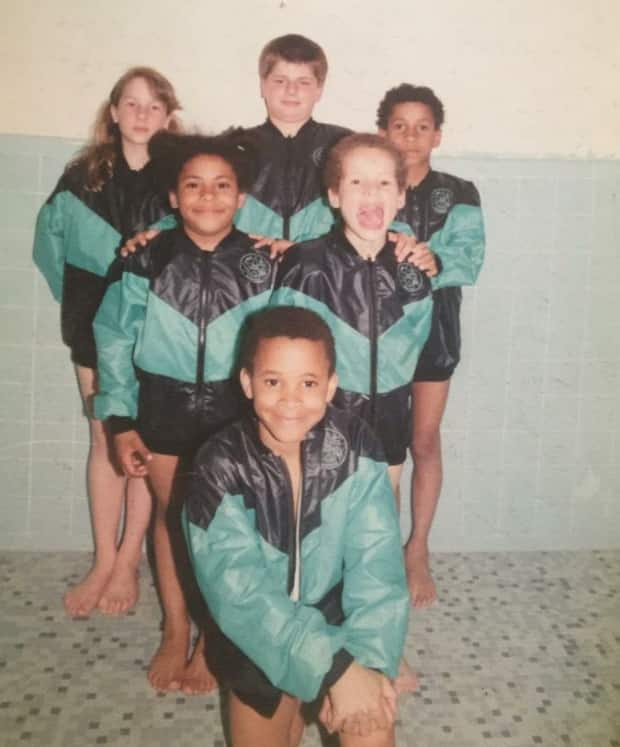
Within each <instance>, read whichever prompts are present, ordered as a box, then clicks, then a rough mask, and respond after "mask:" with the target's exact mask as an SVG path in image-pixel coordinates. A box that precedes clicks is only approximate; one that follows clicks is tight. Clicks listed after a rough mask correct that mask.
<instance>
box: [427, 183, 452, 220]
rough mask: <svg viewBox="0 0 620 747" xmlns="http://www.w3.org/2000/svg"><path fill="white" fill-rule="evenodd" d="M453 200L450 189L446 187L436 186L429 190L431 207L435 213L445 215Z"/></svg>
mask: <svg viewBox="0 0 620 747" xmlns="http://www.w3.org/2000/svg"><path fill="white" fill-rule="evenodd" d="M453 202H454V195H453V194H452V190H451V189H448V188H447V187H437V189H434V190H433V191H432V192H431V207H432V208H433V210H434V211H435V212H436V213H439V214H440V215H445V213H447V212H448V210H450V208H451V207H452V203H453Z"/></svg>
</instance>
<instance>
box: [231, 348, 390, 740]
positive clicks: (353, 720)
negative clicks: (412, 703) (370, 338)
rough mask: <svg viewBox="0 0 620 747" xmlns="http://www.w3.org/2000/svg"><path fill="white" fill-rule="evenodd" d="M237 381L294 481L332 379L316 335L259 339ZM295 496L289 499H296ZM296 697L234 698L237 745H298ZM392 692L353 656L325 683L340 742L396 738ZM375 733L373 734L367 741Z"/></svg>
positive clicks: (326, 709) (328, 712) (330, 721)
mask: <svg viewBox="0 0 620 747" xmlns="http://www.w3.org/2000/svg"><path fill="white" fill-rule="evenodd" d="M241 385H242V387H243V390H244V392H245V394H246V396H247V397H249V398H250V399H252V400H253V405H254V410H255V412H256V415H257V418H258V423H259V435H260V438H261V440H262V441H263V443H264V444H265V445H266V446H267V447H268V448H269V449H271V450H272V451H273V452H274V453H276V454H278V455H279V456H281V457H282V458H283V460H284V462H285V464H286V466H287V468H288V470H289V473H290V476H291V484H292V485H298V484H299V477H300V475H301V460H300V453H301V441H302V440H303V439H304V438H305V435H306V433H307V432H308V430H310V428H312V427H313V426H314V425H315V424H316V423H318V421H319V420H320V419H321V418H322V417H323V415H324V414H325V410H326V407H327V404H328V402H329V401H330V400H331V398H332V397H333V395H334V393H335V390H336V386H337V378H336V375H335V373H330V366H329V361H328V359H327V354H326V352H325V348H324V346H323V343H322V342H321V341H314V340H306V339H290V338H288V337H274V338H268V339H263V340H262V341H261V342H260V343H259V346H258V349H257V351H256V355H255V357H254V361H253V366H252V370H251V371H249V370H247V369H243V370H242V371H241ZM297 498H298V497H297V496H294V499H293V500H294V505H295V508H296V506H297ZM299 705H300V704H299V701H296V700H294V699H292V698H290V697H288V696H285V697H284V698H283V700H282V702H281V703H280V706H279V708H278V711H277V712H276V715H275V716H274V717H273V718H271V719H265V718H262V717H261V716H259V715H258V714H256V713H255V712H254V711H253V710H252V709H251V708H247V707H241V706H242V704H241V705H240V704H239V701H238V700H237V699H236V698H235V696H234V695H233V696H232V698H231V719H232V721H231V732H232V734H233V745H234V747H246V745H247V747H249V746H250V745H256V744H265V745H267V744H268V745H278V746H279V745H281V746H282V747H289V745H295V744H298V741H299V738H300V737H301V734H300V732H299ZM395 712H396V691H395V689H394V687H393V685H392V684H391V683H390V681H389V680H388V679H387V677H385V676H384V675H382V674H380V673H379V672H376V671H373V670H370V669H366V668H365V667H362V666H361V665H360V664H358V663H357V662H353V663H352V664H351V665H350V666H349V667H348V669H347V670H346V671H345V672H344V674H343V675H342V676H341V677H340V679H339V680H338V681H337V682H336V683H335V684H334V685H333V686H332V687H331V688H330V690H329V693H328V696H327V699H326V702H325V703H324V706H323V709H322V718H323V720H324V723H325V724H326V726H327V728H328V729H329V730H330V731H333V732H339V733H340V734H341V742H342V744H346V745H352V746H353V745H355V746H356V747H357V746H358V745H359V746H360V747H361V745H364V744H369V745H370V744H376V745H391V744H393V723H394V718H395ZM371 735H375V736H374V741H370V742H365V741H363V740H364V739H369V738H370V736H371Z"/></svg>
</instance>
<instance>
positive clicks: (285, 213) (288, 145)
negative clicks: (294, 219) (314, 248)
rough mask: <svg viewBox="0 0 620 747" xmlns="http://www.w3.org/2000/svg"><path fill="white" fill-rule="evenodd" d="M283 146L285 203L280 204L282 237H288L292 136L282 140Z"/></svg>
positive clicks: (289, 229) (290, 206) (289, 228)
mask: <svg viewBox="0 0 620 747" xmlns="http://www.w3.org/2000/svg"><path fill="white" fill-rule="evenodd" d="M284 143H285V145H284V148H285V152H286V156H285V161H284V194H285V195H286V199H285V204H284V205H283V206H282V207H283V210H282V238H283V239H290V233H291V213H292V210H293V206H292V205H291V199H290V197H291V185H290V181H291V174H290V172H291V154H292V151H293V138H292V137H287V138H285V140H284Z"/></svg>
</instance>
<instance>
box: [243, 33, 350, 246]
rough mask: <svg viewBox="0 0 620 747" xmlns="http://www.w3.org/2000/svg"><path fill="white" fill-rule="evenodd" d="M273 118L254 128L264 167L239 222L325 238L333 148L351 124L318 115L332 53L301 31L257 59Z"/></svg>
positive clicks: (265, 230)
mask: <svg viewBox="0 0 620 747" xmlns="http://www.w3.org/2000/svg"><path fill="white" fill-rule="evenodd" d="M258 71H259V76H260V91H261V96H262V98H263V99H264V101H265V106H266V108H267V121H266V122H265V123H264V124H262V125H259V126H258V127H254V128H252V129H251V130H249V132H250V133H251V134H252V135H253V136H254V137H256V139H257V143H258V149H259V158H260V162H259V173H258V178H257V179H256V181H255V183H254V186H253V187H252V189H251V190H250V193H249V194H248V196H247V198H246V201H245V204H244V205H243V207H242V208H241V210H239V212H238V213H237V216H236V219H235V224H236V225H237V227H238V228H240V229H241V230H242V231H247V232H248V233H252V234H260V235H263V236H268V237H270V238H272V239H283V240H284V241H282V242H280V247H281V248H286V247H287V246H290V244H291V243H292V242H293V241H295V242H297V241H303V240H304V239H310V238H315V237H317V236H321V235H322V234H324V233H327V231H328V230H329V229H330V227H331V225H332V223H333V222H334V217H333V214H332V211H331V210H330V208H329V205H328V204H327V202H326V200H325V199H324V196H323V190H322V182H321V172H322V168H323V165H324V163H325V157H326V156H327V152H328V151H329V149H330V148H331V146H332V145H334V143H336V142H337V141H338V140H339V139H340V138H341V137H343V136H344V135H346V134H347V133H348V132H350V131H349V130H347V129H345V128H344V127H337V126H335V125H330V124H321V123H319V122H315V121H314V120H313V119H312V111H313V109H314V106H315V104H316V103H317V102H318V101H319V99H320V98H321V95H322V93H323V86H324V84H325V78H326V76H327V58H326V57H325V52H324V51H323V50H322V49H321V47H320V46H319V45H318V44H316V43H315V42H313V41H311V40H310V39H307V38H306V37H304V36H300V35H299V34H286V35H285V36H280V37H278V38H276V39H272V40H271V41H270V42H269V43H268V44H267V45H266V46H265V47H264V48H263V50H262V52H261V54H260V57H259V60H258Z"/></svg>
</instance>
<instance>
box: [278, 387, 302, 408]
mask: <svg viewBox="0 0 620 747" xmlns="http://www.w3.org/2000/svg"><path fill="white" fill-rule="evenodd" d="M300 401H301V397H300V393H299V390H298V388H297V387H284V388H283V389H282V392H281V395H280V404H282V405H283V406H284V407H296V406H297V405H298V404H299V403H300Z"/></svg>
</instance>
